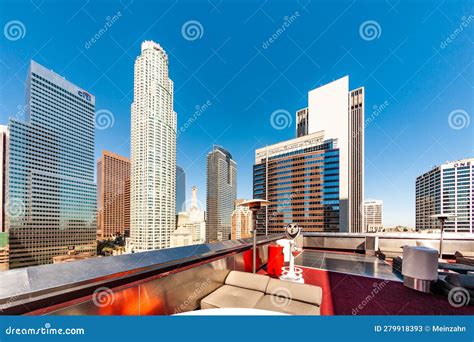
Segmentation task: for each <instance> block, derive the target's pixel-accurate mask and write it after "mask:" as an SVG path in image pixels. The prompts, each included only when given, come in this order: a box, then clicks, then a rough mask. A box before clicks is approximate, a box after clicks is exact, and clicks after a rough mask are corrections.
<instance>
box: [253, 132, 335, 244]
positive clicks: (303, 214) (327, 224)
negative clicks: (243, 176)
mask: <svg viewBox="0 0 474 342" xmlns="http://www.w3.org/2000/svg"><path fill="white" fill-rule="evenodd" d="M253 170H254V171H253V196H254V198H260V199H266V200H268V201H270V202H271V203H270V204H269V205H268V207H266V208H264V209H261V210H260V211H259V212H258V214H257V233H258V234H259V235H266V234H270V233H278V232H282V231H284V228H285V226H286V225H287V224H289V223H296V224H298V225H299V226H300V227H301V228H302V229H303V231H304V232H338V231H339V226H340V222H339V220H340V212H339V211H340V200H339V193H340V191H339V184H340V175H339V172H340V171H339V148H338V141H337V140H335V139H327V140H326V139H325V136H324V132H316V133H311V134H308V135H304V136H301V137H299V138H295V139H292V140H288V141H284V142H281V143H278V144H275V145H271V146H267V147H264V148H260V149H258V150H256V152H255V165H254V169H253Z"/></svg>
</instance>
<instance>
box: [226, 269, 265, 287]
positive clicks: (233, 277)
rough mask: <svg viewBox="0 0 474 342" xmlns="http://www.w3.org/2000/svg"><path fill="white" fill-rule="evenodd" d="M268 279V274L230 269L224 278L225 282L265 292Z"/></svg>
mask: <svg viewBox="0 0 474 342" xmlns="http://www.w3.org/2000/svg"><path fill="white" fill-rule="evenodd" d="M269 279H270V277H269V276H266V275H262V274H253V273H247V272H239V271H231V272H230V273H229V275H228V276H227V278H226V279H225V284H226V285H232V286H238V287H243V288H244V289H248V290H254V291H260V292H265V289H266V288H267V284H268V280H269Z"/></svg>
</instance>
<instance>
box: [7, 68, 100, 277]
mask: <svg viewBox="0 0 474 342" xmlns="http://www.w3.org/2000/svg"><path fill="white" fill-rule="evenodd" d="M26 83H27V90H26V94H27V106H26V107H27V108H28V113H27V121H26V122H22V121H19V120H16V119H10V122H9V158H8V160H9V162H8V175H7V179H8V182H7V184H8V185H7V197H6V203H7V205H6V207H7V209H6V224H7V231H8V233H9V238H10V268H17V267H24V266H33V265H39V264H48V263H52V262H53V257H54V256H57V255H64V254H67V253H68V251H71V250H75V251H77V252H89V253H91V254H92V255H93V254H94V253H95V252H96V230H97V224H96V185H95V183H94V140H95V126H94V124H95V97H94V96H93V95H91V94H89V93H88V92H86V91H85V90H83V89H81V88H79V87H77V86H76V85H74V84H73V83H71V82H69V81H67V80H66V79H65V78H64V77H62V76H60V75H58V74H56V73H54V72H52V71H50V70H48V69H46V68H45V67H43V66H41V65H39V64H38V63H36V62H34V61H31V65H30V69H29V73H28V79H27V82H26Z"/></svg>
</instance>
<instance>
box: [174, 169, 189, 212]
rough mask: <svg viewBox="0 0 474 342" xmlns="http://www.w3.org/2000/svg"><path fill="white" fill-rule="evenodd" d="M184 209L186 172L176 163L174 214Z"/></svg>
mask: <svg viewBox="0 0 474 342" xmlns="http://www.w3.org/2000/svg"><path fill="white" fill-rule="evenodd" d="M186 210H187V208H186V174H185V173H184V169H183V168H182V167H181V166H178V165H176V214H177V213H179V212H180V211H186Z"/></svg>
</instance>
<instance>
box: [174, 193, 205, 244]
mask: <svg viewBox="0 0 474 342" xmlns="http://www.w3.org/2000/svg"><path fill="white" fill-rule="evenodd" d="M205 216H206V213H205V212H204V210H203V208H201V206H200V205H199V203H198V200H197V187H196V186H193V188H192V193H191V206H190V208H188V210H186V211H181V212H179V213H178V224H177V225H178V229H180V228H184V230H183V229H180V232H181V233H179V234H178V233H177V234H178V235H182V233H183V232H185V231H189V232H190V233H191V235H192V241H191V243H189V244H198V243H204V241H205V239H206V220H205ZM175 236H176V234H175Z"/></svg>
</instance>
